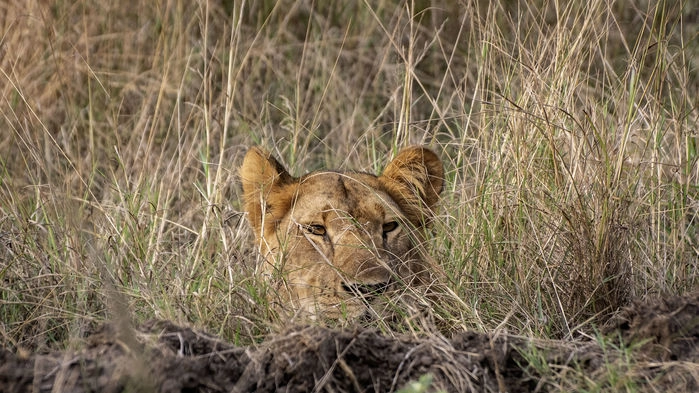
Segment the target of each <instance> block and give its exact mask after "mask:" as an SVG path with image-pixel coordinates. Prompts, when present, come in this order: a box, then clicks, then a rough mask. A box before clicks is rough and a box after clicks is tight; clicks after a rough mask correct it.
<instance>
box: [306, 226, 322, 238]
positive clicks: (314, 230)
mask: <svg viewBox="0 0 699 393" xmlns="http://www.w3.org/2000/svg"><path fill="white" fill-rule="evenodd" d="M304 228H305V229H306V232H308V233H310V234H311V235H316V236H325V233H326V230H325V227H324V226H322V225H318V224H311V225H306V226H305V227H304Z"/></svg>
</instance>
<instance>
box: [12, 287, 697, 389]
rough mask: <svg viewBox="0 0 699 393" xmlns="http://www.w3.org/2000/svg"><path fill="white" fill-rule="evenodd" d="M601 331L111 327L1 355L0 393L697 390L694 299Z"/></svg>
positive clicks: (643, 311)
mask: <svg viewBox="0 0 699 393" xmlns="http://www.w3.org/2000/svg"><path fill="white" fill-rule="evenodd" d="M601 334H602V335H603V336H605V337H606V339H604V340H590V341H580V340H577V341H555V340H532V339H527V338H523V337H518V336H512V335H505V334H499V335H494V334H481V333H474V332H464V333H460V334H457V335H455V336H454V337H452V338H451V339H445V338H439V337H425V338H414V337H412V338H408V337H405V338H395V337H387V336H385V335H382V334H380V333H379V332H377V331H374V330H368V329H361V328H357V329H355V330H331V329H326V328H321V327H295V328H291V329H289V330H288V331H286V332H284V333H282V334H279V335H275V336H272V337H269V338H267V339H266V340H265V341H264V342H262V343H260V344H258V345H254V346H249V347H236V346H234V345H232V344H230V343H226V342H224V341H222V340H220V339H218V338H216V337H214V336H211V335H208V334H206V333H203V332H200V331H197V330H193V329H190V328H186V327H179V326H176V325H174V324H172V323H170V322H167V321H152V322H149V323H146V324H144V325H142V326H140V327H138V328H137V329H135V330H133V329H129V328H125V327H120V326H119V325H118V324H105V325H103V326H102V327H101V328H100V329H99V330H98V331H96V332H94V333H92V334H91V335H90V336H89V337H87V339H86V341H85V342H86V345H85V346H84V348H82V349H80V350H75V351H60V352H51V353H46V354H22V353H12V352H10V351H9V350H6V349H0V391H1V392H25V391H33V392H51V391H53V392H121V391H158V392H253V391H255V392H311V391H327V392H390V391H396V390H398V389H401V388H403V387H405V386H406V384H408V383H409V382H410V381H417V380H418V379H419V378H420V377H421V376H423V375H425V374H431V376H432V377H433V382H432V385H431V387H430V391H436V390H437V389H443V390H445V391H449V392H534V391H561V390H565V389H566V386H569V385H566V384H570V383H573V382H571V381H574V380H575V379H576V377H580V376H583V378H579V379H580V380H581V382H580V383H583V385H584V384H585V383H587V384H596V386H602V387H603V388H604V387H606V388H607V390H614V388H615V382H614V381H615V379H614V378H610V377H609V376H610V367H612V366H614V365H619V366H618V367H619V369H618V370H616V371H615V373H617V374H619V373H620V374H623V375H626V376H629V375H630V376H631V377H632V378H633V379H634V381H635V382H634V384H635V385H634V386H636V388H637V389H638V390H639V391H656V390H657V391H675V392H677V391H680V392H681V391H687V392H689V391H698V390H699V292H698V293H693V294H689V295H685V296H681V297H672V298H667V299H661V300H658V301H655V302H646V303H638V304H635V305H633V306H631V307H629V308H627V309H625V310H623V311H622V312H620V313H619V314H618V315H617V317H615V318H614V319H613V320H612V321H610V323H608V324H607V326H606V328H605V329H603V331H602V333H601ZM600 343H605V344H600ZM602 346H606V347H605V348H603V347H602ZM624 348H626V349H624ZM628 348H631V349H628ZM534 354H535V355H536V356H534ZM629 356H631V358H629ZM617 374H615V375H617ZM617 379H618V378H617ZM586 381H587V382H586Z"/></svg>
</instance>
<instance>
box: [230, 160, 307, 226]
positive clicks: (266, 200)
mask: <svg viewBox="0 0 699 393" xmlns="http://www.w3.org/2000/svg"><path fill="white" fill-rule="evenodd" d="M240 178H241V180H242V183H243V202H244V205H245V211H247V213H248V220H249V221H250V224H251V225H252V227H253V229H254V231H255V235H256V236H257V238H258V240H260V239H262V230H263V229H265V232H267V228H268V229H272V228H273V226H274V224H275V222H269V220H268V219H266V218H270V219H272V220H275V219H276V220H278V219H279V218H280V217H282V216H283V215H284V214H285V213H286V212H287V211H288V210H289V208H290V205H291V197H292V196H293V192H292V191H290V190H287V189H286V188H288V186H289V185H292V184H294V182H295V180H296V179H295V178H293V177H292V176H291V175H289V173H288V172H287V171H286V169H284V167H283V166H282V165H281V164H280V163H279V162H278V161H277V160H276V159H274V157H272V155H271V154H270V153H268V152H266V151H264V150H262V149H260V148H258V147H252V148H250V150H248V152H247V153H246V154H245V158H244V159H243V164H242V165H241V167H240ZM267 216H269V217H267ZM263 227H264V228H263Z"/></svg>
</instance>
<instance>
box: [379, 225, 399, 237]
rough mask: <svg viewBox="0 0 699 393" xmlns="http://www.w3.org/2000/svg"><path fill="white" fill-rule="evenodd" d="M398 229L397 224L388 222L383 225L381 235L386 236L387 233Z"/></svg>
mask: <svg viewBox="0 0 699 393" xmlns="http://www.w3.org/2000/svg"><path fill="white" fill-rule="evenodd" d="M396 228H398V223H397V222H395V221H390V222H387V223H385V224H383V235H384V236H386V235H387V234H388V233H389V232H393V231H395V230H396Z"/></svg>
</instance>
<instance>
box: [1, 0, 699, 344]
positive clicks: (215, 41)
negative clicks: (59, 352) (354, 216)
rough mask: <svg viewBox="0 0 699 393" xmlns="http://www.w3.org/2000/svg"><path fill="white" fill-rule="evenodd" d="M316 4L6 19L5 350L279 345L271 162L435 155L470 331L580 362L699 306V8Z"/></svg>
mask: <svg viewBox="0 0 699 393" xmlns="http://www.w3.org/2000/svg"><path fill="white" fill-rule="evenodd" d="M316 3H321V2H315V3H314V2H309V1H302V2H294V1H282V0H279V1H260V2H238V1H221V2H204V1H202V2H198V3H192V2H186V1H180V0H172V1H169V2H140V4H136V3H134V4H131V5H126V4H120V5H113V4H112V3H109V2H100V1H97V2H87V1H76V2H63V1H57V2H54V4H52V5H46V4H45V3H44V2H37V1H27V2H23V3H22V4H20V3H17V2H12V1H3V2H2V3H0V90H1V91H2V96H1V97H2V102H1V103H0V130H1V131H0V132H1V133H2V135H3V138H0V286H1V289H2V295H1V297H0V305H1V307H0V321H2V324H1V325H0V342H2V343H3V344H4V345H5V346H8V345H9V346H11V347H19V346H24V347H29V348H46V347H56V346H59V347H60V346H65V345H69V341H70V339H71V338H73V337H80V335H81V334H82V331H83V330H85V329H90V328H91V326H92V324H93V323H95V322H98V321H102V320H104V319H108V318H115V317H123V316H124V315H123V314H124V313H128V314H129V316H130V317H131V318H133V319H136V320H143V319H149V318H154V317H157V318H166V319H171V320H175V321H178V322H189V323H192V324H195V325H197V326H201V327H205V328H208V329H209V330H211V331H213V332H217V333H220V334H222V335H224V336H225V337H226V338H228V339H231V340H234V341H236V342H242V343H247V342H250V341H251V340H256V339H258V338H259V337H260V335H262V334H264V333H266V332H267V331H268V330H269V329H270V328H271V327H270V326H272V325H270V323H269V322H270V321H271V320H273V316H272V315H271V312H270V311H269V308H268V307H267V305H266V304H265V302H264V300H263V298H264V297H263V293H264V290H265V289H264V286H263V285H261V283H259V282H257V281H256V280H255V278H254V277H253V276H252V274H251V272H252V271H253V269H254V265H255V262H256V256H255V254H254V252H252V250H251V249H252V247H251V245H250V242H249V241H250V236H249V235H250V234H249V231H248V229H247V227H246V225H245V222H244V220H243V219H241V217H242V215H241V213H240V206H239V196H238V195H239V185H238V180H237V178H236V176H237V175H236V168H237V166H238V164H239V163H240V160H241V158H242V154H243V153H244V151H245V149H246V148H247V147H248V146H250V145H253V144H260V145H263V146H265V147H267V148H269V149H271V150H273V151H275V152H276V154H277V155H278V156H279V157H280V158H281V159H282V161H284V162H285V163H286V164H287V165H288V166H289V167H290V169H291V172H292V173H294V174H300V173H301V172H303V171H307V170H312V169H317V168H320V167H341V168H354V169H360V170H369V171H376V170H380V169H381V168H382V166H383V165H384V164H385V163H386V161H387V159H386V158H387V157H388V156H390V155H391V154H393V153H394V152H395V151H396V149H397V148H399V147H401V146H404V145H406V144H412V143H424V144H427V145H429V146H430V147H431V148H433V149H434V150H435V151H437V152H438V153H439V154H440V155H441V157H443V159H444V160H445V163H446V169H447V178H448V179H447V181H448V187H447V190H446V192H445V193H444V202H443V204H442V213H441V216H440V220H439V222H438V223H437V225H436V227H435V229H434V236H433V238H432V239H431V242H430V244H429V245H428V247H429V249H430V252H431V254H432V255H434V256H435V257H437V258H439V259H440V260H441V261H442V262H443V264H444V266H445V269H446V270H447V272H448V274H449V275H450V277H451V279H452V282H451V283H450V288H451V290H453V291H454V292H455V293H456V294H458V295H459V297H460V299H461V300H462V301H463V303H460V304H455V305H453V306H451V307H446V308H445V309H444V310H439V311H438V313H439V314H440V315H439V318H442V319H444V320H449V321H450V323H451V324H453V325H456V326H461V327H466V328H471V329H479V330H488V331H490V330H493V329H498V330H501V329H507V330H509V331H512V332H517V333H522V334H527V335H531V336H535V337H543V338H550V337H575V336H579V335H580V334H587V333H589V332H590V331H592V330H593V328H594V326H595V324H597V323H600V322H602V321H604V320H605V319H606V318H607V316H608V315H609V314H610V313H611V312H613V311H615V310H616V309H617V308H618V307H620V306H622V305H624V304H626V303H627V302H628V301H629V300H630V299H635V298H643V297H646V296H655V295H661V296H663V295H668V294H678V293H683V292H686V291H689V290H692V289H696V288H697V287H699V275H698V272H699V229H698V228H699V223H698V222H697V216H698V213H699V189H698V188H697V184H699V164H698V157H699V153H698V151H697V149H698V148H699V146H697V144H698V135H697V130H698V129H699V127H698V125H699V124H698V122H699V120H698V118H699V116H698V115H699V113H698V111H697V101H696V99H697V93H698V92H699V72H698V69H699V62H698V61H697V59H698V58H699V42H698V38H697V26H699V20H698V15H697V12H696V10H694V9H693V8H692V4H691V2H690V1H688V0H687V1H678V2H670V1H663V0H661V1H659V2H657V3H655V2H645V1H642V2H634V1H630V0H619V1H616V2H612V1H609V0H591V1H588V2H569V3H570V4H562V3H560V2H552V1H546V0H538V1H535V2H529V1H522V2H517V1H510V0H499V1H491V2H477V1H473V0H466V1H464V2H461V3H460V4H459V5H456V4H455V3H454V2H446V1H444V2H442V1H432V2H428V1H417V2H410V1H408V2H397V1H387V0H384V1H378V2H363V3H362V2H330V3H325V2H322V4H316ZM115 4H116V3H115ZM122 302H123V303H125V304H121V303H122ZM126 310H128V311H126Z"/></svg>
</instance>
